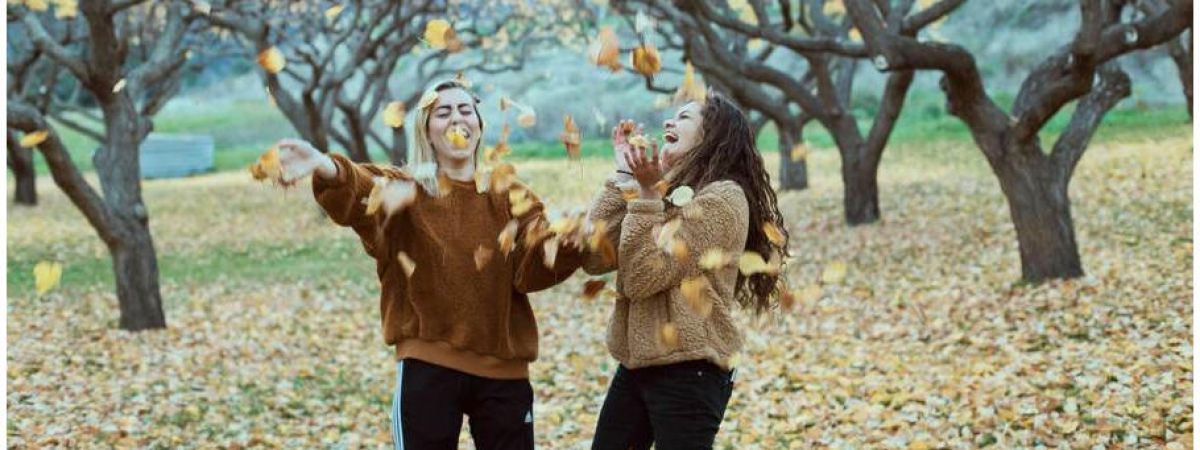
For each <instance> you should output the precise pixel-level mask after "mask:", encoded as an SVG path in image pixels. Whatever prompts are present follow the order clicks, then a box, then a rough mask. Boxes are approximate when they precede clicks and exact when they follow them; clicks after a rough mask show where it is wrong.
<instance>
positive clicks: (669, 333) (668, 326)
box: [658, 322, 679, 350]
mask: <svg viewBox="0 0 1200 450" xmlns="http://www.w3.org/2000/svg"><path fill="white" fill-rule="evenodd" d="M658 338H659V340H660V343H661V344H662V345H663V347H664V348H665V349H667V350H674V349H676V348H678V347H679V330H678V329H676V328H675V324H673V323H671V322H667V323H664V324H663V326H662V328H661V329H659V333H658Z"/></svg>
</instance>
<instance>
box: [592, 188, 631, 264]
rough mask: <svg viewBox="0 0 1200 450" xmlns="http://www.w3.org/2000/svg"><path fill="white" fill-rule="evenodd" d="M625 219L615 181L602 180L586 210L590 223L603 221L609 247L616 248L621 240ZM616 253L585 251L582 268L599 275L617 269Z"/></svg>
mask: <svg viewBox="0 0 1200 450" xmlns="http://www.w3.org/2000/svg"><path fill="white" fill-rule="evenodd" d="M624 219H625V198H624V197H622V196H621V189H620V188H619V187H618V186H617V184H616V181H614V180H612V179H609V180H608V181H605V182H604V189H603V190H601V191H600V194H599V195H597V196H596V199H595V200H594V201H593V202H592V207H591V209H589V210H588V221H589V222H590V223H599V222H603V223H604V226H605V233H604V239H605V240H606V241H607V244H608V245H610V246H611V247H610V248H613V249H617V244H618V243H619V242H621V221H622V220H624ZM615 256H616V255H612V254H606V252H603V251H587V252H585V254H584V259H583V270H584V271H585V272H587V273H589V274H592V275H600V274H603V273H608V272H612V271H614V270H616V269H617V258H616V257H615Z"/></svg>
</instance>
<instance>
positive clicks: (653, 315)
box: [583, 180, 750, 369]
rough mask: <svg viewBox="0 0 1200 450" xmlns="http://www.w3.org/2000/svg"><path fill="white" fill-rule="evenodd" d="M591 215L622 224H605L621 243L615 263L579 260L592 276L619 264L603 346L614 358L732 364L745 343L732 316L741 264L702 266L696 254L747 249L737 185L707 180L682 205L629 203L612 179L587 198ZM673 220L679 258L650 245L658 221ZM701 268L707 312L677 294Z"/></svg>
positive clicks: (635, 362)
mask: <svg viewBox="0 0 1200 450" xmlns="http://www.w3.org/2000/svg"><path fill="white" fill-rule="evenodd" d="M589 218H590V219H591V220H604V221H605V222H606V223H610V224H620V226H619V227H616V226H611V227H609V229H608V232H609V233H610V234H609V238H610V239H611V240H612V241H613V242H620V245H619V246H618V249H617V262H616V264H614V263H613V262H611V261H604V260H603V258H602V257H600V255H590V254H589V255H588V256H587V259H586V260H585V261H584V263H583V268H584V270H585V271H587V272H588V273H590V274H601V273H605V272H609V271H611V270H614V269H617V291H618V293H620V296H619V298H618V299H617V302H616V307H615V308H614V309H613V314H612V318H611V319H610V321H609V325H608V350H609V352H610V353H612V355H613V357H614V358H616V359H617V361H619V362H620V363H621V364H622V365H624V366H625V367H628V368H631V369H636V368H641V367H647V366H658V365H665V364H671V363H676V362H681V361H688V360H697V359H699V360H708V361H711V362H712V363H714V364H716V365H718V366H721V367H723V368H725V369H729V368H730V357H732V356H733V354H734V353H736V352H737V351H738V350H740V349H741V346H742V337H741V333H740V331H739V330H738V329H737V327H736V326H735V325H734V323H733V318H732V315H731V313H732V311H733V309H734V305H735V304H736V302H735V300H734V287H735V285H736V283H737V270H738V269H737V267H736V266H731V267H726V268H723V269H719V270H716V271H713V272H706V271H703V270H701V269H700V267H699V260H700V256H701V254H702V253H703V252H704V251H705V250H708V249H711V248H716V249H721V250H723V251H724V252H726V253H728V254H731V255H741V254H742V252H743V251H745V248H746V236H747V232H748V231H749V222H750V219H749V206H748V203H747V201H746V195H745V194H744V193H743V192H742V188H741V187H739V186H738V185H737V183H734V182H732V181H718V182H714V183H710V184H708V185H707V186H705V187H703V188H702V189H700V191H699V192H697V193H696V195H695V198H694V199H693V200H692V202H691V203H688V204H687V205H685V206H683V207H682V208H681V207H675V206H673V205H672V206H668V205H666V204H665V202H664V201H660V200H643V199H635V200H630V201H629V202H626V201H625V200H624V199H623V198H622V197H621V191H620V189H619V188H618V187H617V186H616V184H615V183H614V182H613V181H612V180H609V181H608V182H607V183H605V187H604V190H603V191H602V192H601V193H600V195H599V196H598V197H597V198H596V200H595V201H594V203H593V204H592V208H591V211H590V214H589ZM676 218H679V219H680V220H681V222H682V225H681V227H680V229H679V231H678V232H676V234H675V237H676V238H677V239H679V240H681V241H683V243H684V244H685V245H686V246H687V248H688V249H689V255H688V257H687V258H686V260H685V261H684V262H680V261H678V260H676V259H675V258H674V257H673V256H672V255H669V254H667V253H665V252H664V251H663V250H662V249H661V248H659V247H658V246H657V245H656V244H655V236H654V231H653V230H654V228H655V226H657V225H662V224H664V223H666V222H668V221H670V220H673V219H676ZM701 274H704V275H705V276H707V277H708V282H709V285H710V287H709V288H706V289H705V290H704V291H703V295H705V296H707V297H708V299H709V300H711V301H712V311H711V313H710V314H709V315H708V317H704V316H702V315H701V314H699V313H698V312H697V311H696V310H695V309H694V308H693V307H692V306H691V305H690V304H689V303H688V301H687V300H686V299H685V298H684V296H683V295H682V293H681V292H680V284H681V283H682V282H683V280H684V279H685V278H688V277H694V276H698V275H701ZM667 322H671V323H673V324H674V325H675V327H676V329H677V330H678V337H679V345H678V346H677V347H675V348H673V349H669V348H667V347H666V346H664V345H663V343H662V342H661V339H660V330H661V329H662V327H663V325H664V324H666V323H667Z"/></svg>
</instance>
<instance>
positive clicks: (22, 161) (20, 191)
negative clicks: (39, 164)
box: [8, 130, 37, 206]
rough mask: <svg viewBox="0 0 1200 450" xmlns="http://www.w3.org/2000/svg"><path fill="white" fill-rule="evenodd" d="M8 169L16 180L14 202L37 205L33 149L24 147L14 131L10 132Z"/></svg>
mask: <svg viewBox="0 0 1200 450" xmlns="http://www.w3.org/2000/svg"><path fill="white" fill-rule="evenodd" d="M8 169H9V170H11V171H12V173H13V178H14V179H15V181H16V184H17V186H16V189H15V191H14V192H13V202H15V203H16V204H18V205H29V206H33V205H37V175H36V174H35V173H34V171H33V150H31V149H25V148H22V147H21V145H20V144H19V143H18V142H17V139H16V137H15V136H13V133H12V131H11V130H10V131H9V132H8Z"/></svg>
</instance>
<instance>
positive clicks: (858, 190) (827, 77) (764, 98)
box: [614, 0, 961, 225]
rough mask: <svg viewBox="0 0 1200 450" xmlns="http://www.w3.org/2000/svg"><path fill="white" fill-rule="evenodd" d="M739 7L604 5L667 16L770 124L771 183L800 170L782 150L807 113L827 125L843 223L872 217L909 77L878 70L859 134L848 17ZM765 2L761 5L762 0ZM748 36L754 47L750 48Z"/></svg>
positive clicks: (707, 71) (902, 24)
mask: <svg viewBox="0 0 1200 450" xmlns="http://www.w3.org/2000/svg"><path fill="white" fill-rule="evenodd" d="M745 3H746V7H748V8H750V9H749V10H748V11H738V10H735V9H734V8H732V7H729V6H728V5H724V4H713V3H710V2H683V1H676V2H665V1H651V0H642V1H632V0H631V1H621V2H614V6H616V7H617V8H620V9H621V10H622V11H624V12H626V13H631V12H632V11H633V8H634V6H633V5H634V4H637V5H639V6H640V7H642V8H644V9H645V11H646V12H647V13H648V14H650V15H652V16H653V17H655V18H656V19H658V20H659V21H662V22H666V23H669V24H671V26H672V27H673V28H674V32H673V33H672V34H674V35H676V36H678V39H680V40H681V41H682V45H681V47H682V48H683V50H684V53H685V55H686V58H688V59H689V60H691V61H692V62H693V63H694V64H695V66H696V68H697V69H698V70H700V71H701V72H703V73H704V75H705V79H706V80H715V81H717V82H718V83H719V84H720V85H721V86H723V87H724V88H725V89H726V90H727V92H728V93H729V94H730V95H731V96H732V97H734V98H735V99H736V100H737V101H738V102H740V103H741V104H743V105H746V106H747V107H750V108H753V109H756V110H759V111H761V112H762V113H763V115H765V116H767V117H769V118H770V120H771V121H772V122H773V123H774V124H775V125H776V128H777V130H778V132H779V140H780V152H781V158H780V159H781V161H782V162H783V163H782V164H781V168H780V170H781V174H780V175H781V176H780V178H781V187H783V188H784V189H788V188H798V187H800V186H799V183H798V181H799V180H802V179H804V178H806V177H803V176H800V175H801V174H803V169H799V170H798V168H797V167H796V166H797V165H799V164H800V163H801V162H802V161H792V158H789V157H788V156H789V155H788V153H789V150H790V149H791V148H792V147H793V146H794V145H796V144H800V143H802V142H803V131H804V126H805V125H806V124H807V122H808V121H811V120H815V121H817V122H818V123H820V124H821V126H823V127H824V128H825V129H827V130H829V132H830V134H831V135H832V136H833V138H834V142H835V144H836V145H837V147H838V153H839V156H840V157H841V160H842V181H843V189H844V196H843V206H844V210H845V217H846V222H847V223H848V224H850V225H858V224H866V223H873V222H876V221H878V220H879V218H880V211H879V188H878V184H877V181H876V180H877V174H878V170H879V161H880V159H881V157H882V154H883V149H884V147H885V146H886V144H887V140H888V137H889V136H890V135H891V133H892V130H893V129H894V127H895V124H896V120H897V119H898V117H899V114H900V110H901V109H902V107H903V105H904V100H905V97H906V95H907V93H908V89H909V87H910V86H911V83H912V77H913V74H912V72H911V71H897V72H895V73H893V74H891V75H890V76H889V78H888V81H887V83H886V86H885V88H884V92H883V95H882V100H881V105H880V107H879V109H878V110H877V112H876V114H875V120H874V122H873V124H872V126H871V128H870V130H868V131H867V133H866V134H864V133H863V132H862V130H861V129H860V127H859V125H858V123H857V121H856V120H855V118H854V115H853V114H852V111H851V108H850V102H851V94H852V91H853V84H854V73H855V71H856V68H857V64H858V60H859V59H860V58H863V57H865V56H866V55H867V52H866V48H865V47H864V46H863V45H862V43H860V42H856V41H854V40H853V39H851V38H850V30H851V25H852V24H851V23H850V21H849V19H847V18H844V17H843V18H841V19H838V18H837V17H835V16H833V15H829V14H826V13H825V12H824V5H825V0H803V1H801V2H800V3H799V4H798V6H797V7H796V8H794V10H793V3H792V2H790V1H783V0H781V1H778V2H774V4H773V5H770V3H772V2H767V1H763V0H756V1H748V2H745ZM880 3H881V4H885V5H889V6H888V7H887V8H886V13H885V16H884V17H886V18H887V20H888V21H889V23H894V24H896V26H897V28H898V29H899V30H900V32H901V34H902V35H905V36H915V35H916V33H917V32H918V31H920V30H921V29H922V28H924V27H925V26H927V25H928V24H930V23H932V22H934V21H935V20H937V19H940V18H942V17H944V16H945V15H946V14H948V13H949V12H950V11H952V10H953V9H954V7H956V6H957V5H958V4H961V2H947V3H943V4H939V5H937V6H934V7H931V8H927V9H925V10H921V11H918V12H915V13H913V14H911V15H910V14H909V11H910V10H912V8H913V1H911V0H906V1H901V2H899V3H898V4H897V5H895V6H894V7H892V6H890V4H889V2H880ZM768 6H771V7H768ZM752 40H755V41H756V42H757V43H760V44H759V47H760V49H759V50H752V49H751V48H750V47H751V46H750V43H751V41H752ZM777 52H788V53H789V54H790V55H793V56H795V57H797V58H800V59H802V60H803V61H804V62H805V63H806V64H805V71H804V72H803V73H798V72H799V71H798V70H789V69H787V68H782V67H779V66H777V65H773V64H771V63H770V58H771V56H772V55H773V54H775V53H777Z"/></svg>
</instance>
